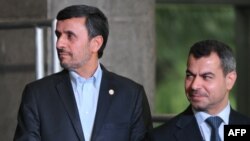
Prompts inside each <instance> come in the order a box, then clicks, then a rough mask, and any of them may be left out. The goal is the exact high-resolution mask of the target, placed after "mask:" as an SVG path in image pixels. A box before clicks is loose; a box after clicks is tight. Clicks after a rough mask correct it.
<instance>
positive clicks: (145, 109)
mask: <svg viewBox="0 0 250 141" xmlns="http://www.w3.org/2000/svg"><path fill="white" fill-rule="evenodd" d="M131 120H132V125H131V127H132V130H131V136H130V137H131V138H130V141H147V140H148V132H149V131H150V130H151V129H152V118H151V112H150V107H149V103H148V99H147V96H146V93H145V91H144V88H143V87H142V86H139V88H138V95H137V98H136V102H135V108H134V111H133V116H132V119H131Z"/></svg>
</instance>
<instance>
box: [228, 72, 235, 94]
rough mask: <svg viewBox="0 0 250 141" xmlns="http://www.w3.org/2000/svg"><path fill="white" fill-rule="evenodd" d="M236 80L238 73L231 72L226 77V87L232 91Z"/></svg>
mask: <svg viewBox="0 0 250 141" xmlns="http://www.w3.org/2000/svg"><path fill="white" fill-rule="evenodd" d="M236 78H237V73H236V71H232V72H229V73H228V74H227V75H226V87H227V89H228V90H231V89H232V88H233V86H234V83H235V81H236Z"/></svg>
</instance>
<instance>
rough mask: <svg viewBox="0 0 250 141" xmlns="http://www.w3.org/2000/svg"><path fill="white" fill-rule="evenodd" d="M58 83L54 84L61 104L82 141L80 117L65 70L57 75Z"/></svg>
mask: <svg viewBox="0 0 250 141" xmlns="http://www.w3.org/2000/svg"><path fill="white" fill-rule="evenodd" d="M58 76H59V77H58V78H59V79H58V80H57V81H58V82H56V83H57V84H56V89H57V91H58V94H59V96H60V98H61V100H62V102H63V105H64V107H65V109H66V111H67V113H68V116H69V118H70V119H71V123H72V125H73V127H74V129H75V131H76V133H77V135H78V137H79V140H80V141H84V135H83V130H82V127H81V122H80V117H79V113H78V110H77V105H76V101H75V97H74V92H73V88H72V85H71V82H70V77H69V73H68V71H67V70H63V71H62V72H60V73H58Z"/></svg>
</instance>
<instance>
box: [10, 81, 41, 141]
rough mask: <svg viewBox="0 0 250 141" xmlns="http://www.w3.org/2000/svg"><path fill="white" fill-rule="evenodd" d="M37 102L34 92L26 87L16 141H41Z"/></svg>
mask: <svg viewBox="0 0 250 141" xmlns="http://www.w3.org/2000/svg"><path fill="white" fill-rule="evenodd" d="M36 102H37V100H36V98H35V95H34V93H33V92H32V90H31V89H30V88H29V87H28V86H26V87H25V89H24V91H23V95H22V100H21V104H20V108H19V112H18V118H17V122H18V123H17V127H16V132H15V135H14V141H40V140H41V139H40V121H39V115H38V108H37V103H36Z"/></svg>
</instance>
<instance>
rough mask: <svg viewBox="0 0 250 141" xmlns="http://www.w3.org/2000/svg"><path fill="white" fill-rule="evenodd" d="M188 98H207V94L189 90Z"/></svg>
mask: <svg viewBox="0 0 250 141" xmlns="http://www.w3.org/2000/svg"><path fill="white" fill-rule="evenodd" d="M189 96H205V97H208V94H207V93H205V92H201V91H199V90H191V92H189Z"/></svg>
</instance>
